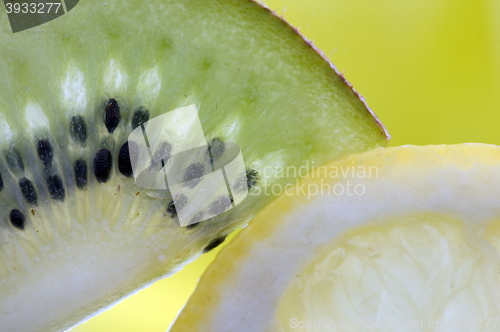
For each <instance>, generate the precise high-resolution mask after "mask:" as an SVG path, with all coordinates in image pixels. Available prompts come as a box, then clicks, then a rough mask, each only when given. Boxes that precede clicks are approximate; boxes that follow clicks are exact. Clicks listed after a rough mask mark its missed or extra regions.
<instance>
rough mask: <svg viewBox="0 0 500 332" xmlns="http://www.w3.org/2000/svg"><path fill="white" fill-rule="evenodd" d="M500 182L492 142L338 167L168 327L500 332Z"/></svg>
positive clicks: (262, 226)
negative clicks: (499, 322) (499, 326)
mask: <svg viewBox="0 0 500 332" xmlns="http://www.w3.org/2000/svg"><path fill="white" fill-rule="evenodd" d="M499 186H500V147H497V146H492V145H481V144H464V145H456V146H426V147H416V146H405V147H397V148H388V149H383V148H378V149H375V150H372V151H369V152H366V153H364V154H359V155H353V156H350V157H348V158H346V159H343V160H342V161H340V162H337V163H330V164H328V165H327V166H324V167H321V168H319V169H317V170H315V171H314V172H312V173H311V174H310V175H309V176H308V177H307V178H305V179H303V180H302V181H301V182H300V184H299V185H298V186H297V187H294V188H293V189H292V188H289V190H288V195H287V194H283V195H282V196H281V197H279V198H278V199H277V200H275V201H274V202H273V203H271V204H270V205H269V206H268V207H266V209H264V210H263V211H262V212H261V213H259V215H258V216H257V217H256V218H255V219H254V220H253V221H252V223H251V224H250V225H249V226H248V227H247V228H246V229H243V230H242V231H241V232H240V233H239V234H238V235H237V236H236V237H235V238H234V239H233V241H232V242H231V243H229V244H228V245H227V246H226V247H225V248H223V249H222V250H221V252H220V253H219V255H218V256H217V258H216V260H215V261H214V263H212V265H210V266H209V268H208V269H207V271H206V272H205V274H204V275H203V276H202V278H201V281H200V284H199V285H198V287H197V289H196V291H195V293H194V294H193V295H192V297H191V299H190V300H189V302H188V304H187V305H186V307H185V308H184V310H183V311H182V312H181V314H180V316H179V318H178V320H177V322H176V323H175V324H174V326H173V328H172V329H171V331H173V332H181V331H186V332H187V331H200V332H201V331H218V332H226V331H296V330H298V329H303V330H308V331H319V330H322V331H323V330H325V331H340V330H341V331H362V330H363V331H431V330H432V331H435V330H446V326H448V328H450V329H451V330H453V331H479V329H480V327H481V329H482V330H486V331H493V330H494V324H495V323H496V322H497V321H498V318H499V312H500V311H499V309H500V292H499V291H500V288H499V281H500V277H499V276H500V258H499V256H498V255H499V249H500V218H499V217H500V192H499V191H498V188H499ZM321 190H323V194H321ZM327 190H330V194H327ZM342 190H343V192H342ZM332 193H333V194H332ZM271 221H272V222H271ZM352 322H354V323H352ZM370 322H371V323H370ZM488 323H489V325H487V324H488ZM339 324H340V325H339ZM370 324H372V325H370ZM374 324H379V325H374ZM384 324H385V325H384ZM390 324H392V325H390ZM398 324H399V325H398ZM401 324H403V325H401ZM405 324H406V325H405ZM429 324H432V325H429ZM436 324H439V325H438V326H437V325H436ZM390 326H392V327H390ZM437 327H439V328H437ZM496 328H498V324H496Z"/></svg>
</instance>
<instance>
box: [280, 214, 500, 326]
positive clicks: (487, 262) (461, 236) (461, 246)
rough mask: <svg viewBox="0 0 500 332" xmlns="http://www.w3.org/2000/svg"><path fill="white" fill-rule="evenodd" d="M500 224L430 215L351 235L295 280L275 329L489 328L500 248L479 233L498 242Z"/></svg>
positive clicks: (495, 314)
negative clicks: (471, 225) (475, 224)
mask: <svg viewBox="0 0 500 332" xmlns="http://www.w3.org/2000/svg"><path fill="white" fill-rule="evenodd" d="M498 225H499V223H498V222H497V223H494V222H492V223H491V225H490V226H488V227H487V229H488V231H487V232H483V230H484V229H478V230H473V229H467V226H466V223H464V222H462V221H461V220H459V219H456V218H454V217H452V216H447V215H437V214H428V213H426V214H420V215H414V216H407V217H405V218H402V219H400V220H398V221H392V222H387V223H382V224H380V223H372V224H370V225H366V226H364V227H361V228H358V229H355V230H351V231H350V232H348V233H346V234H345V235H344V236H342V237H340V238H339V239H335V240H334V241H332V242H331V243H330V244H329V245H326V246H325V247H324V248H321V250H319V251H318V254H317V255H316V257H315V258H314V259H313V260H312V261H311V262H310V263H309V264H308V265H307V266H306V267H305V268H304V269H303V270H302V271H301V272H300V273H299V274H297V275H296V276H295V278H292V280H291V281H290V283H289V285H288V287H287V289H286V291H285V292H284V294H283V297H282V298H281V300H280V303H279V305H278V308H277V310H276V315H275V326H276V327H278V326H279V328H278V330H280V331H296V330H297V329H301V328H303V329H304V330H309V331H317V330H321V331H339V330H342V331H361V330H363V331H394V330H397V331H414V330H419V331H434V330H435V328H436V327H437V326H438V327H440V328H445V327H447V326H448V327H450V328H451V327H453V328H454V329H455V330H456V331H458V330H463V331H467V330H468V327H470V326H478V325H481V323H482V325H483V327H484V328H486V327H485V326H484V325H485V324H486V320H487V318H497V319H498V317H499V314H498V313H499V310H498V309H499V303H500V302H499V293H498V292H492V291H491V285H492V284H498V281H500V280H499V273H500V265H499V261H498V260H497V259H496V258H495V255H498V253H497V252H496V250H494V248H493V247H491V246H490V245H489V244H488V243H487V242H485V241H484V239H482V238H481V237H479V236H476V235H479V234H480V233H483V235H484V234H487V238H488V240H490V241H492V240H496V239H499V237H498V235H499V234H500V226H498ZM474 233H476V234H474ZM477 233H479V234H477ZM496 243H498V242H496ZM497 248H498V247H497ZM496 289H497V290H498V288H496ZM429 304H430V305H429ZM481 320H483V322H481ZM494 324H495V321H493V320H492V321H490V324H489V325H490V326H489V327H490V328H493V325H494ZM497 325H498V327H500V324H497ZM486 330H487V328H486Z"/></svg>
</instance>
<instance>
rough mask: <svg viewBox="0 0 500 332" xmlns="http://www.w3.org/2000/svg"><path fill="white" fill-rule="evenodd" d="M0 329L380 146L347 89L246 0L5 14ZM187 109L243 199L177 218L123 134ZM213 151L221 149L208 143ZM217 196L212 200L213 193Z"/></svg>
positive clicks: (86, 295) (141, 271)
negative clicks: (231, 149)
mask: <svg viewBox="0 0 500 332" xmlns="http://www.w3.org/2000/svg"><path fill="white" fill-rule="evenodd" d="M0 45H1V47H0V206H1V208H0V327H1V330H2V331H23V332H29V331H45V332H47V331H62V330H65V329H67V328H70V327H71V326H73V325H75V324H77V323H79V322H81V321H82V320H85V319H86V318H88V317H90V316H91V315H93V314H96V313H98V312H100V311H101V310H103V308H106V307H109V306H110V305H112V304H113V303H116V302H117V301H119V300H120V299H122V298H123V297H125V296H127V295H130V294H131V293H132V292H134V291H136V290H138V289H140V288H141V287H144V286H145V285H147V284H149V283H151V282H153V281H154V280H156V279H158V278H161V277H164V276H168V275H170V274H172V273H174V272H175V271H177V270H178V269H180V268H181V267H182V266H183V265H184V264H186V263H187V262H189V261H190V260H192V259H194V258H195V257H197V256H198V255H199V254H201V253H203V252H206V251H209V250H211V249H213V248H215V247H216V246H217V245H219V244H220V243H222V241H223V239H224V238H225V236H227V234H229V233H230V232H231V231H232V230H234V229H236V228H238V227H241V226H243V225H245V224H246V223H247V222H248V221H249V220H250V219H251V218H252V217H253V216H254V215H255V213H256V212H258V211H259V210H260V209H261V208H263V207H264V206H266V205H267V204H269V203H270V202H271V201H272V199H273V198H274V197H275V193H274V192H269V189H268V190H267V191H265V189H266V187H269V186H270V185H273V184H278V185H281V186H284V185H286V184H287V183H294V182H295V180H296V179H294V178H291V177H289V176H286V175H284V176H269V174H268V175H267V176H266V167H267V168H268V169H278V168H279V167H282V168H283V167H288V166H295V167H299V166H304V165H306V163H309V164H308V165H311V164H315V165H321V164H324V163H326V162H327V161H330V160H334V159H339V158H340V157H342V156H344V155H346V154H350V153H356V152H361V151H364V150H367V149H370V148H373V147H375V146H378V145H385V143H386V141H387V139H388V135H387V133H386V132H385V130H384V128H383V127H382V125H381V124H380V123H379V122H378V120H377V119H376V118H375V117H374V116H373V114H372V113H371V112H370V110H369V109H368V108H367V107H366V105H365V104H364V102H363V101H362V100H361V99H360V98H359V96H358V95H357V94H356V92H355V91H354V90H353V89H352V88H351V87H350V86H349V85H348V84H347V83H346V82H345V81H344V79H343V78H342V77H341V76H339V75H338V74H337V73H336V72H335V70H334V69H333V67H332V66H331V64H329V63H328V62H327V61H326V60H325V59H323V58H322V57H321V56H320V55H319V54H318V53H317V52H316V51H315V50H314V49H313V48H312V47H311V46H310V45H309V44H307V43H306V42H305V41H304V40H303V38H302V37H301V36H299V35H298V34H297V33H295V31H294V30H293V28H291V27H290V26H288V25H287V24H286V23H285V22H283V21H282V20H280V19H278V18H277V17H275V16H274V15H273V14H272V13H271V12H270V11H268V10H267V9H265V8H263V7H261V6H260V5H259V4H257V3H255V2H252V1H247V0H211V1H206V0H182V1H181V0H178V1H174V0H171V1H166V0H162V1H154V2H144V1H137V0H130V1H118V0H110V1H106V2H102V1H95V0H81V1H80V2H79V4H78V5H77V6H76V7H75V8H74V9H73V10H71V12H68V13H67V14H65V15H63V16H61V17H60V18H58V19H55V20H53V21H51V22H48V23H46V24H43V25H41V26H38V27H35V28H32V29H29V30H25V31H22V32H18V33H15V34H13V33H12V32H11V31H10V26H9V25H8V22H6V20H0ZM192 104H194V105H196V107H197V111H198V116H199V118H200V121H201V124H202V126H203V130H204V133H205V136H206V139H207V142H230V143H234V144H237V145H238V146H239V147H240V148H241V151H242V155H243V158H244V160H245V165H246V169H247V171H246V177H247V179H246V181H245V184H246V185H247V186H248V188H249V195H248V197H247V198H246V199H245V200H244V201H243V202H241V203H240V204H239V205H237V206H236V207H235V208H233V209H231V210H229V211H227V212H225V213H223V214H220V215H218V216H216V217H213V218H211V219H208V220H204V221H201V222H198V223H196V222H194V223H192V224H191V225H189V227H180V225H179V222H178V220H177V216H176V209H175V207H176V206H175V204H172V200H171V199H168V197H161V196H158V197H157V196H155V195H154V193H153V192H151V191H148V190H146V189H143V188H140V187H138V186H137V185H136V183H135V181H134V177H133V176H132V172H131V168H130V159H129V158H130V149H131V147H130V146H128V145H127V138H128V136H129V134H130V133H131V132H132V130H133V129H134V128H137V127H138V126H140V125H141V124H143V123H145V122H147V121H148V120H149V119H153V118H154V117H156V116H159V115H161V114H164V113H165V112H168V111H171V110H175V109H178V108H180V107H184V106H188V105H192ZM214 153H216V154H217V155H219V154H221V155H223V154H224V151H214ZM218 198H219V197H214V198H213V199H214V202H216V200H217V199H218Z"/></svg>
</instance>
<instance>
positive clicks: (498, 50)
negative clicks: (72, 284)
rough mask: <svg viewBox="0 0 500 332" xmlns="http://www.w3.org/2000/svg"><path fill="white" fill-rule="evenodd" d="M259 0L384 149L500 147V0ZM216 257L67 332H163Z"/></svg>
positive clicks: (193, 264) (205, 260) (199, 263)
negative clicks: (327, 73) (304, 45)
mask: <svg viewBox="0 0 500 332" xmlns="http://www.w3.org/2000/svg"><path fill="white" fill-rule="evenodd" d="M207 1H210V0H207ZM242 1H244V0H242ZM266 4H267V5H268V6H269V7H270V8H271V9H273V10H276V12H277V13H278V14H279V15H281V14H282V13H283V9H284V8H285V6H286V10H285V19H286V20H288V21H289V22H290V23H291V24H292V25H294V26H296V27H299V28H300V31H301V33H303V34H304V35H305V36H306V37H307V38H308V39H310V40H313V41H314V44H315V45H316V46H317V47H319V48H320V49H321V50H322V51H323V52H324V53H325V55H326V56H327V57H328V58H329V59H330V60H331V61H332V62H333V63H334V64H335V65H336V67H337V69H338V70H339V71H340V72H341V73H343V74H344V76H345V77H346V78H347V79H348V80H349V81H350V82H351V83H352V84H353V85H354V88H355V89H356V90H357V91H358V92H360V93H361V94H362V95H363V96H364V97H365V99H366V101H367V102H368V105H370V107H371V108H372V109H373V110H374V112H375V113H376V114H377V115H378V116H379V118H380V120H381V121H382V122H383V123H384V124H385V126H386V127H387V129H388V130H389V132H390V133H391V135H392V140H391V145H393V146H394V145H403V144H419V145H423V144H441V143H462V142H483V143H494V144H500V1H499V0H268V1H266ZM217 252H218V250H216V251H214V252H212V253H210V254H207V255H204V256H202V257H201V258H200V259H198V260H197V261H196V262H194V263H192V264H190V265H188V266H187V267H186V268H184V270H183V271H181V272H179V273H177V274H176V275H174V276H173V277H171V278H168V279H164V280H162V281H159V282H157V283H155V284H154V285H153V286H151V287H150V288H148V289H145V290H142V291H140V292H139V293H138V294H136V295H134V296H131V297H130V298H128V299H127V300H125V301H123V302H122V303H120V304H118V305H117V306H116V307H115V308H113V309H112V310H110V311H107V312H105V313H103V314H101V315H99V316H97V317H94V318H93V319H91V320H90V321H88V322H87V323H85V324H83V325H80V326H78V327H76V328H75V329H74V330H73V331H74V332H90V331H92V332H100V331H106V332H108V331H120V332H128V331H131V332H132V331H133V332H136V331H141V332H143V331H144V332H165V331H166V330H167V329H168V327H169V325H170V324H171V322H172V321H173V320H174V319H175V317H176V315H177V312H178V311H179V310H180V309H181V308H182V306H183V305H184V303H185V301H186V300H187V298H188V297H189V294H190V293H191V292H192V291H193V289H194V287H195V285H196V281H197V279H198V278H199V276H200V275H201V273H202V272H203V270H204V269H205V267H206V266H207V265H208V264H209V262H210V261H211V260H212V259H213V258H214V256H215V254H216V253H217ZM193 332H196V331H193Z"/></svg>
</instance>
